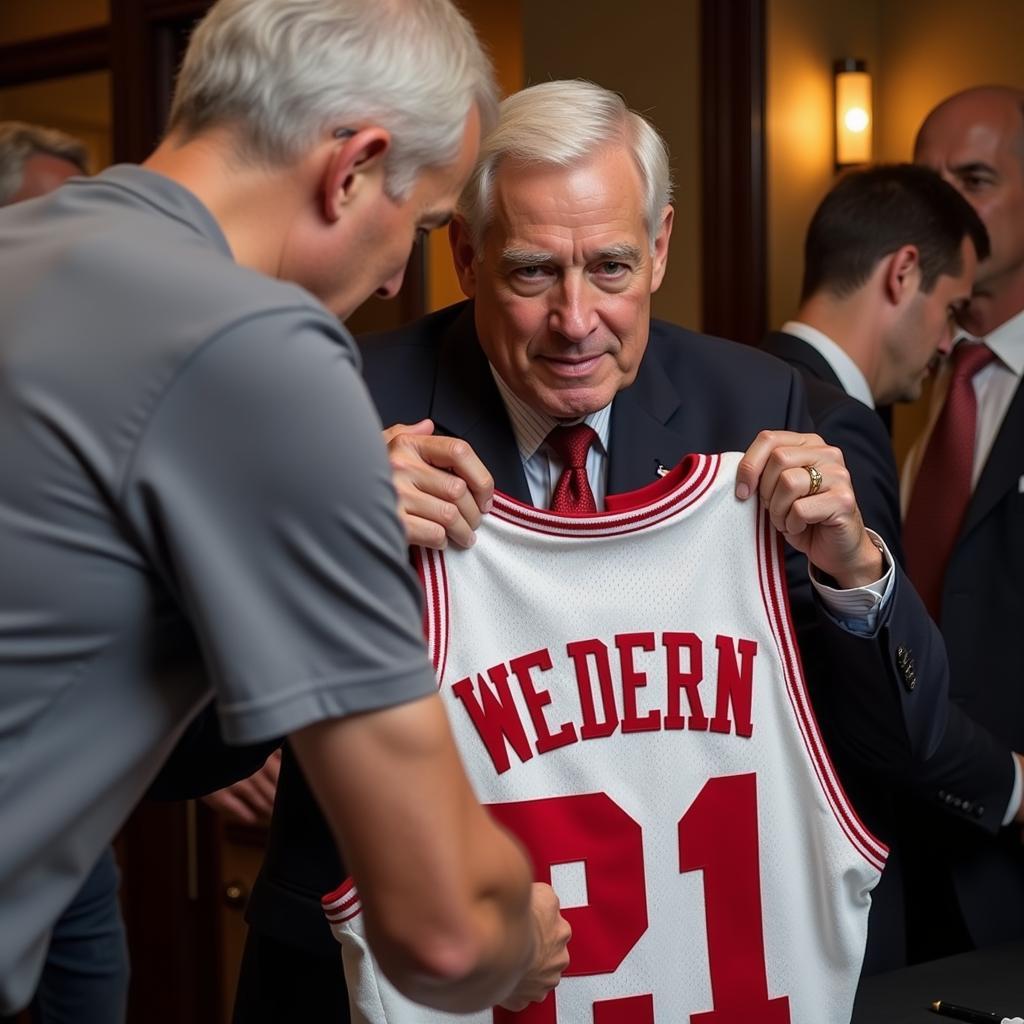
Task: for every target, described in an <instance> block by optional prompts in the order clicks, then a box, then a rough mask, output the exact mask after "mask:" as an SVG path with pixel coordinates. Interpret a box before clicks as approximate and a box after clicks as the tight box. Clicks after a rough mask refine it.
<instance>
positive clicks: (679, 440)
mask: <svg viewBox="0 0 1024 1024" xmlns="http://www.w3.org/2000/svg"><path fill="white" fill-rule="evenodd" d="M363 355H364V361H365V365H364V374H365V377H366V381H367V384H368V386H369V388H370V392H371V394H372V396H373V399H374V401H375V403H376V404H377V408H378V410H379V412H380V415H381V419H382V421H383V422H384V423H385V424H388V423H395V422H402V423H413V422H416V421H417V420H419V419H421V418H424V417H430V418H431V419H433V421H434V423H435V425H436V428H437V430H438V431H439V432H441V433H446V434H451V435H455V436H459V437H462V438H464V439H465V440H467V441H469V442H470V444H471V445H472V446H473V448H474V450H475V451H476V453H477V454H478V455H479V457H480V458H481V460H482V461H483V463H484V464H485V465H486V466H487V467H488V468H489V470H490V471H491V473H492V474H493V475H494V478H495V481H496V483H497V486H498V488H499V489H500V490H502V491H504V492H505V493H507V494H510V495H512V496H514V497H516V498H519V499H521V500H523V501H527V502H529V501H530V500H531V499H530V492H529V489H528V486H527V483H526V478H525V475H524V472H523V468H522V464H521V461H520V458H519V454H518V449H517V447H516V444H515V439H514V436H513V433H512V428H511V426H510V424H509V422H508V418H507V416H506V414H505V411H504V405H503V403H502V401H501V397H500V395H499V394H498V391H497V388H496V387H495V384H494V380H493V377H492V376H491V373H490V370H489V368H488V365H487V362H486V360H485V358H484V356H483V353H482V351H481V349H480V346H479V342H478V341H477V338H476V332H475V328H474V324H473V308H472V305H471V304H469V303H462V304H460V305H458V306H454V307H450V308H449V309H445V310H442V311H440V312H439V313H435V314H432V315H431V316H428V317H426V318H424V319H422V320H419V321H417V322H416V323H414V324H412V325H410V326H408V327H406V328H403V329H401V330H398V331H394V332H391V333H388V334H384V335H380V336H377V337H372V338H368V339H365V340H364V343H363ZM809 426H810V418H809V416H808V414H807V411H806V406H805V401H804V395H803V387H802V385H801V383H800V381H799V378H798V376H797V375H796V374H795V373H794V371H793V370H792V369H790V368H789V367H788V366H786V365H785V364H783V363H782V362H780V361H778V360H776V359H772V358H770V357H768V356H765V355H764V354H763V353H760V352H757V351H756V350H754V349H751V348H748V347H747V346H743V345H736V344H734V343H732V342H726V341H719V340H717V339H712V338H707V337H703V336H701V335H697V334H694V333H692V332H690V331H686V330H683V329H682V328H679V327H674V326H672V325H670V324H666V323H661V322H658V321H654V322H652V327H651V337H650V342H649V345H648V348H647V351H646V354H645V356H644V359H643V361H642V363H641V366H640V370H639V372H638V375H637V378H636V381H635V382H634V383H633V384H632V385H631V386H630V387H629V388H627V389H625V390H624V391H622V392H620V393H619V394H618V395H617V396H616V398H615V401H614V404H613V406H612V419H611V437H610V452H609V464H608V492H609V493H617V492H623V491H629V490H634V489H636V488H638V487H640V486H643V485H645V484H648V483H650V482H651V481H652V480H653V479H654V478H655V471H656V469H657V467H658V465H659V464H661V465H665V466H672V465H674V464H675V463H676V462H678V461H679V460H680V459H681V458H682V457H683V456H684V455H686V454H688V453H689V452H693V451H698V452H712V451H727V450H737V449H738V450H743V449H745V448H746V447H747V446H748V445H749V444H750V442H751V441H752V440H753V439H754V437H755V435H756V434H757V432H758V431H759V430H761V429H762V428H766V427H776V428H790V429H800V430H804V429H808V428H809ZM804 565H805V560H804V559H803V556H799V555H797V556H796V557H795V558H794V560H793V566H794V568H793V574H794V575H793V582H792V583H791V588H790V589H791V598H792V603H793V606H794V613H795V614H794V618H795V619H797V620H799V621H800V623H801V625H800V626H799V628H800V642H801V653H802V655H803V657H804V662H805V665H806V666H808V675H809V676H811V675H812V673H814V674H816V675H817V677H818V679H819V680H820V681H821V682H822V684H823V685H821V686H819V687H818V688H817V691H818V692H817V694H816V695H815V696H814V699H815V706H816V708H818V709H819V715H820V717H822V718H823V719H827V721H823V722H822V726H823V731H825V733H826V738H827V739H828V740H829V742H830V743H831V742H832V739H831V737H836V739H837V746H842V747H843V748H844V750H848V751H849V752H852V753H853V755H854V756H861V755H862V756H864V757H865V758H866V759H867V760H870V761H872V762H873V763H875V764H876V765H879V764H882V763H883V762H884V764H886V765H888V766H889V767H890V769H891V768H892V766H893V765H894V764H895V765H896V766H897V767H896V768H895V771H897V772H899V771H903V770H905V767H906V764H907V763H909V760H910V758H911V754H912V753H913V752H918V753H919V752H920V751H921V750H923V749H926V748H928V747H929V746H930V744H931V743H932V742H933V741H934V738H935V730H936V728H937V727H936V724H935V723H934V722H933V717H934V713H935V704H936V701H935V695H933V694H930V693H927V692H925V691H924V689H923V688H920V689H913V688H908V687H906V686H904V685H903V683H902V682H901V678H902V677H901V675H900V671H899V669H898V667H897V659H896V650H897V648H898V647H901V646H905V647H907V648H914V649H918V650H919V651H920V652H921V653H920V655H919V660H920V659H921V658H923V659H926V660H927V659H928V658H930V657H931V656H933V654H934V649H933V646H932V638H931V635H930V631H931V630H932V629H933V627H932V626H931V623H930V620H928V618H927V614H926V613H925V612H924V609H923V607H922V606H921V604H920V602H919V601H918V599H917V596H916V594H914V593H913V591H912V589H911V588H908V587H906V586H905V584H904V583H903V581H902V579H898V580H897V593H896V596H895V599H894V600H893V602H892V603H891V605H890V607H889V609H888V615H887V617H886V619H885V621H884V622H882V623H880V625H879V628H878V630H877V632H876V634H875V635H874V636H873V637H871V638H867V639H865V638H859V637H854V636H852V635H851V634H849V633H847V632H845V631H844V630H842V629H840V628H839V627H838V626H837V625H835V624H834V623H833V622H832V620H831V619H830V618H828V616H827V615H825V614H824V613H822V612H820V611H819V609H818V607H817V605H816V603H815V602H814V601H813V600H812V599H811V597H810V596H809V595H810V585H809V583H808V582H807V580H806V574H805V572H804V569H803V566H804ZM799 577H802V579H799ZM826 659H827V664H828V668H827V671H822V670H821V669H820V668H817V667H816V666H819V665H820V664H821V662H822V660H826ZM864 679H870V680H873V681H874V682H872V683H869V684H865V683H864V681H863V680H864ZM814 689H815V688H814V686H813V685H812V693H813V691H814ZM943 696H944V694H943ZM829 724H831V726H832V728H829V727H828V726H829ZM940 725H941V723H940ZM343 874H344V869H343V868H342V866H341V864H340V863H339V861H338V858H337V855H336V853H335V850H334V844H333V842H332V841H331V837H330V836H329V834H328V831H327V828H326V826H325V824H324V822H323V819H322V818H321V816H320V814H319V813H318V811H317V809H316V807H315V805H314V803H313V799H312V797H311V796H310V794H309V790H308V789H307V787H306V785H305V783H304V781H303V779H302V777H301V774H300V773H299V771H298V770H297V767H296V765H295V762H294V760H293V759H292V758H291V757H288V756H286V758H285V759H284V761H283V763H282V770H281V781H280V785H279V789H278V799H277V804H276V806H275V816H274V823H273V825H272V828H271V839H270V845H269V849H268V853H267V858H266V861H265V863H264V867H263V871H262V873H261V875H260V878H259V880H258V882H257V884H256V886H255V888H254V891H253V896H252V901H251V903H250V909H249V915H248V916H249V922H250V925H251V927H252V929H253V931H254V932H256V933H261V932H262V933H263V934H266V935H268V936H272V937H274V938H275V939H278V940H285V941H289V942H291V943H292V944H293V945H295V946H301V947H303V948H305V949H307V950H309V951H310V952H316V953H319V954H322V955H323V956H325V957H331V958H333V960H334V961H335V962H336V960H337V951H336V949H335V948H334V946H333V939H332V938H331V936H330V934H329V932H328V929H327V926H326V925H325V924H324V922H323V920H322V915H321V912H320V908H319V897H320V896H321V895H322V894H323V893H324V892H327V891H329V890H331V889H333V888H335V887H336V886H337V885H338V883H339V882H340V881H341V879H342V877H343ZM242 984H243V985H245V984H247V979H245V978H244V977H243V980H242Z"/></svg>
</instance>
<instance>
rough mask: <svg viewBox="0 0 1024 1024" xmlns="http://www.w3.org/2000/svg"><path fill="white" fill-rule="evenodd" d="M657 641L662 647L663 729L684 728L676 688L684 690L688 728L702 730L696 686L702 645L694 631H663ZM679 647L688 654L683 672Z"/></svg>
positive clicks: (701, 669)
mask: <svg viewBox="0 0 1024 1024" xmlns="http://www.w3.org/2000/svg"><path fill="white" fill-rule="evenodd" d="M661 642H662V644H663V645H664V647H665V674H666V682H667V684H668V712H667V713H666V715H665V728H666V729H685V728H686V727H687V719H686V718H685V717H684V716H683V715H682V713H681V710H680V690H685V691H686V701H687V703H688V704H689V706H690V718H689V728H690V729H693V730H696V731H697V732H706V731H707V727H708V720H707V716H706V715H705V714H704V705H703V704H702V703H701V700H700V693H698V687H699V686H700V684H701V680H702V679H703V678H704V644H703V643H702V642H701V639H700V637H699V636H697V634H696V633H663V634H662V637H661ZM683 650H685V651H686V652H687V654H688V655H689V668H688V669H687V670H686V671H685V672H684V671H683V666H682V656H681V655H682V651H683Z"/></svg>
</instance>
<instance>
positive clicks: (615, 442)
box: [608, 324, 695, 494]
mask: <svg viewBox="0 0 1024 1024" xmlns="http://www.w3.org/2000/svg"><path fill="white" fill-rule="evenodd" d="M657 329H658V328H657V325H656V324H652V325H651V330H652V332H654V331H656V330H657ZM681 404H682V399H681V397H680V395H679V393H678V391H677V390H676V388H675V387H674V386H673V384H672V382H671V380H670V379H669V377H668V374H666V373H665V371H664V369H663V368H662V366H661V365H660V363H659V362H658V360H657V357H656V355H655V353H654V352H653V351H652V348H651V346H648V349H647V353H646V354H645V356H644V358H643V360H642V361H641V363H640V369H639V371H638V372H637V376H636V380H635V381H633V383H632V385H631V386H630V387H628V388H626V389H625V390H624V391H620V392H619V394H618V395H616V397H615V401H614V403H613V405H612V420H611V438H610V448H611V450H610V451H609V453H608V493H609V494H623V493H625V492H627V491H634V490H636V489H637V488H639V487H644V486H646V485H647V484H649V483H651V481H652V480H655V479H657V470H658V467H659V465H660V466H664V467H665V468H666V469H671V468H672V467H673V466H674V465H675V464H676V463H677V462H678V461H679V460H680V459H681V458H682V457H683V456H684V455H687V454H689V452H690V451H691V450H692V447H691V446H688V445H687V443H686V438H688V437H689V438H692V437H694V436H695V434H694V433H693V432H691V431H688V430H687V426H686V422H685V416H683V422H682V423H681V424H680V425H679V426H676V425H675V422H674V424H673V427H669V426H668V425H667V424H668V422H669V420H670V419H673V417H675V419H676V420H678V419H679V417H678V416H677V415H676V414H677V413H678V412H679V411H680V406H681Z"/></svg>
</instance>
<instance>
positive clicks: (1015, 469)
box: [960, 384, 1024, 539]
mask: <svg viewBox="0 0 1024 1024" xmlns="http://www.w3.org/2000/svg"><path fill="white" fill-rule="evenodd" d="M1022 473H1024V386H1022V385H1021V384H1018V385H1017V391H1016V393H1015V394H1014V396H1013V401H1012V402H1010V408H1009V409H1007V411H1006V418H1005V419H1004V420H1003V423H1002V426H1000V428H999V433H998V434H997V435H996V440H995V444H993V446H992V451H991V452H989V456H988V459H987V460H986V462H985V468H984V469H983V470H982V471H981V476H980V477H979V479H978V486H977V487H976V488H975V489H974V494H973V496H972V497H971V501H970V504H969V505H968V506H967V517H966V519H965V520H964V526H963V529H962V530H961V531H960V537H961V539H963V538H964V537H965V536H967V534H968V533H970V532H971V531H972V530H973V529H974V528H975V527H976V526H977V525H978V524H979V523H980V522H981V521H982V519H984V518H985V516H987V515H988V513H989V512H991V511H992V508H993V506H994V505H996V503H997V502H998V501H999V500H1000V499H1001V498H1002V497H1003V495H1004V494H1006V492H1007V491H1008V490H1010V489H1013V490H1016V489H1017V487H1018V486H1019V481H1020V478H1021V474H1022Z"/></svg>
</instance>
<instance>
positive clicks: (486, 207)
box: [458, 79, 672, 253]
mask: <svg viewBox="0 0 1024 1024" xmlns="http://www.w3.org/2000/svg"><path fill="white" fill-rule="evenodd" d="M607 145H624V146H627V147H628V148H629V150H630V152H631V153H632V154H633V159H634V160H635V161H636V166H637V170H638V171H639V172H640V180H641V182H642V183H643V188H644V208H645V212H646V220H647V230H648V233H649V235H650V241H651V245H652V246H653V245H654V239H655V237H656V235H657V232H658V226H659V224H660V222H661V211H662V210H663V209H664V208H665V206H667V205H668V203H670V202H671V201H672V178H671V172H670V170H669V164H668V147H667V146H666V145H665V140H664V139H662V137H661V136H660V135H659V134H658V132H657V131H656V130H655V128H654V127H653V126H652V125H651V124H650V122H649V121H647V120H646V119H645V118H643V117H641V116H640V115H639V114H637V113H636V112H635V111H632V110H630V109H629V107H627V106H626V104H625V103H624V102H623V100H622V97H621V96H619V95H618V94H617V93H614V92H611V91H610V90H608V89H603V88H602V87H601V86H599V85H595V84H594V83H593V82H586V81H583V80H581V79H575V80H569V81H556V82H543V83H541V84H540V85H534V86H531V87H530V88H528V89H523V90H521V91H520V92H517V93H513V94H512V95H511V96H509V97H508V98H507V99H505V100H504V101H503V102H502V104H501V106H500V107H499V108H498V127H497V128H495V129H494V131H493V132H491V133H490V134H489V135H488V136H486V137H485V138H484V140H483V142H482V143H481V146H480V157H479V159H478V160H477V164H476V167H475V168H474V169H473V173H472V175H471V176H470V179H469V182H468V183H467V185H466V187H465V189H463V192H462V195H461V196H460V198H459V205H458V210H459V214H460V215H461V216H462V218H463V220H465V222H466V226H467V227H468V228H469V233H470V236H471V238H472V239H473V244H474V246H475V247H476V250H477V252H478V253H479V252H480V246H481V242H482V240H483V235H484V231H485V230H486V228H487V224H488V221H489V218H490V214H491V193H492V190H493V186H494V175H495V172H496V171H497V169H498V165H499V164H500V163H501V162H502V161H503V160H514V161H517V162H519V163H525V164H542V165H554V166H559V167H568V166H570V165H572V164H574V163H577V162H579V161H580V160H583V159H585V158H586V157H589V156H591V155H592V154H593V153H595V152H596V151H597V150H598V149H600V148H602V147H604V146H607Z"/></svg>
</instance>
